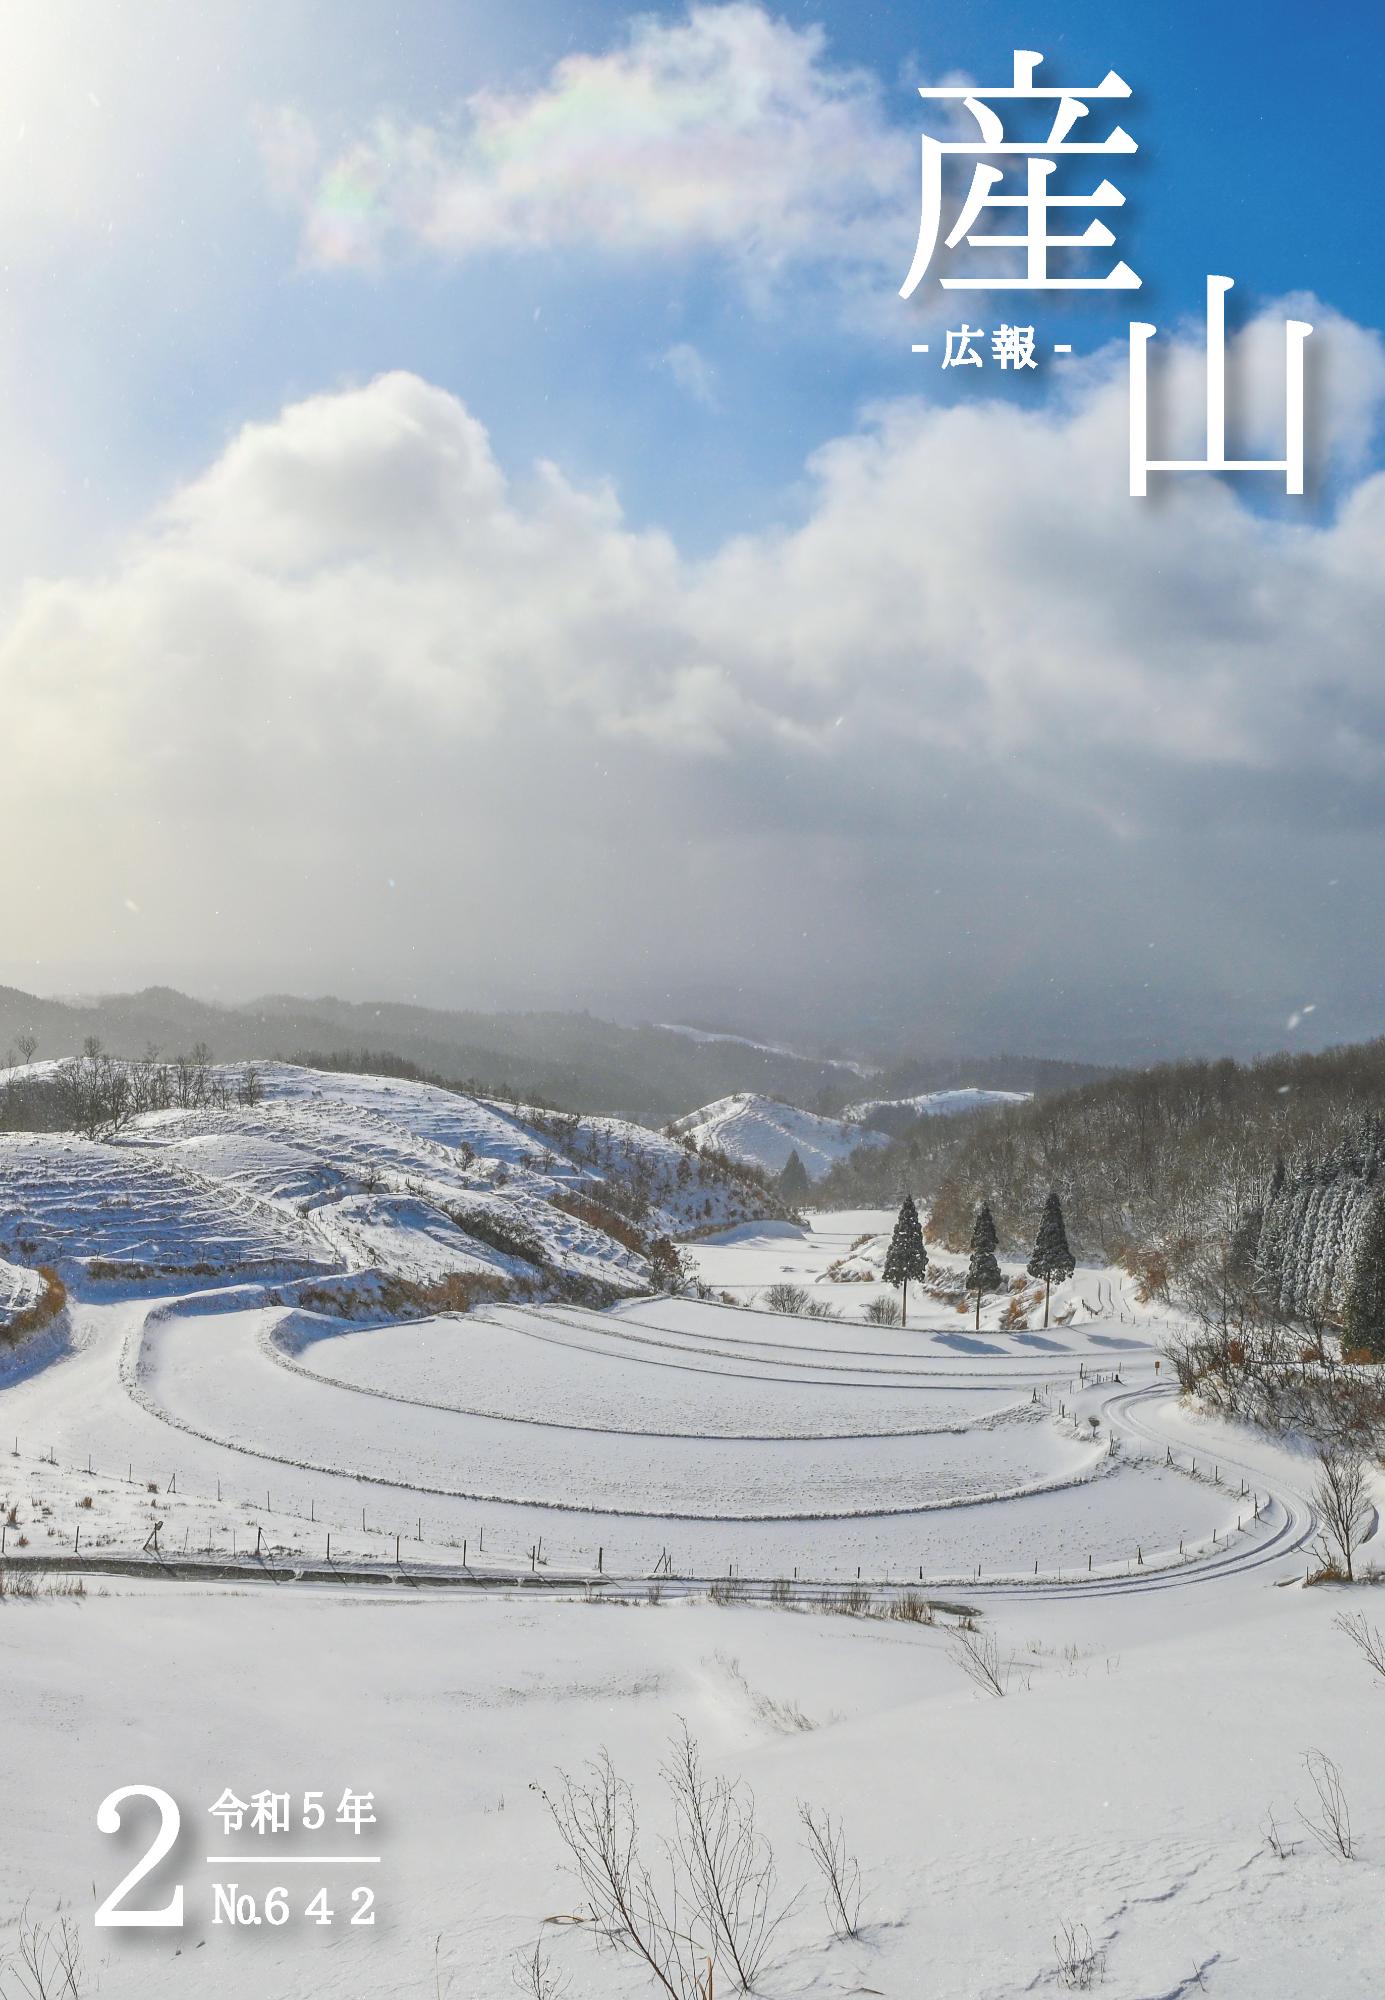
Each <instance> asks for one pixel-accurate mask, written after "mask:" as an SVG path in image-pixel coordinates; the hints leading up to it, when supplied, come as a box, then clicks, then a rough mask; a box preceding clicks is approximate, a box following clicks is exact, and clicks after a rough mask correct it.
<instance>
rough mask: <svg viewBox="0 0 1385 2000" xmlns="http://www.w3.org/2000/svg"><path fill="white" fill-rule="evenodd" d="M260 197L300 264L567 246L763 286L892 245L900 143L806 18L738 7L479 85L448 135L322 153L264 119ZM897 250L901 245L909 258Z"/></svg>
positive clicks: (282, 118)
mask: <svg viewBox="0 0 1385 2000" xmlns="http://www.w3.org/2000/svg"><path fill="white" fill-rule="evenodd" d="M261 142H262V147H263V150H264V153H265V157H266V162H267V167H268V171H269V174H270V178H271V183H272V185H273V186H274V187H275V188H276V190H277V191H278V192H279V194H280V195H281V196H287V197H288V198H289V199H291V200H293V201H294V202H296V203H297V204H298V205H300V206H301V207H302V210H303V217H304V252H305V255H306V256H307V257H308V259H309V260H310V261H312V262H315V263H322V264H340V263H363V264H369V263H373V262H374V261H375V260H376V259H378V258H379V256H380V255H381V253H382V252H383V251H384V250H385V249H386V248H387V247H388V246H390V245H392V244H393V243H395V242H397V241H403V242H404V243H406V244H411V245H422V246H424V247H426V248H427V249H429V250H431V251H435V252H437V253H439V254H441V255H444V256H448V257H452V258H465V257H468V256H472V255H474V254H476V253H478V252H481V251H486V250H491V249H496V248H510V249H515V248H524V249H544V250H553V249H557V248H562V247H564V246H568V245H578V246H582V247H591V248H596V249H598V250H601V251H606V252H612V253H618V254H620V255H627V256H647V255H650V254H652V253H657V252H660V251H663V250H669V249H685V248H689V247H691V248H700V249H708V250H714V251H719V252H722V253H725V254H726V255H728V256H731V257H733V258H735V259H736V260H738V261H739V262H740V263H741V264H742V265H743V266H744V267H746V268H747V270H753V271H754V272H756V273H758V274H760V275H762V276H763V275H768V274H770V273H772V272H774V271H776V270H778V269H779V268H780V267H782V266H784V265H786V264H796V263H800V262H803V261H805V260H806V261H814V262H815V261H820V260H826V259H832V260H834V261H842V260H846V261H848V262H857V261H860V260H862V259H864V260H865V261H866V262H868V263H874V262H875V261H876V260H877V259H878V257H879V256H880V255H881V254H882V218H883V219H884V229H883V241H884V247H885V250H886V251H887V252H888V251H898V249H899V248H900V244H899V241H898V238H899V232H900V229H901V228H903V229H904V230H906V231H907V224H908V218H907V217H901V216H900V214H899V212H898V211H899V209H900V206H901V204H900V198H899V191H900V189H901V188H908V187H909V186H910V185H911V164H910V163H911V160H912V156H913V147H912V144H911V142H910V141H909V140H908V139H907V138H903V137H901V136H900V134H899V133H897V132H892V131H891V130H890V128H889V126H888V123H887V121H886V119H885V117H884V113H883V110H882V106H881V103H880V95H879V86H878V84H877V83H876V81H875V79H874V78H873V77H872V76H871V75H869V74H868V73H867V72H865V71H862V70H859V69H848V68H844V67H841V66H839V65H837V64H835V63H834V62H833V61H832V60H831V59H830V58H829V55H828V52H827V44H826V36H825V35H824V32H823V30H822V29H821V28H820V27H817V26H811V27H807V28H802V29H798V28H793V27H791V26H789V24H788V23H787V22H784V21H781V20H776V19H774V18H773V17H771V16H770V15H769V14H768V13H766V12H765V10H764V9H763V8H762V7H759V6H756V5H751V4H748V3H747V0H732V4H729V5H720V6H693V7H692V8H690V10H689V12H688V15H687V17H686V19H683V20H679V21H675V22H667V21H663V20H659V19H655V18H652V17H640V18H637V19H636V20H634V21H633V22H631V23H630V24H628V26H627V29H626V32H625V36H624V39H623V40H622V41H620V42H619V43H618V44H617V45H616V46H615V47H614V48H612V49H611V50H610V51H609V52H607V53H605V54H600V55H588V54H581V55H571V56H567V57H565V58H564V59H563V60H562V61H561V62H559V63H558V64H556V66H555V67H554V69H553V71H552V73H551V75H550V76H549V78H548V79H547V81H546V82H545V83H544V84H543V85H541V86H540V87H539V88H537V89H534V90H531V91H528V92H520V91H514V92H508V93H506V92H499V91H493V90H484V91H478V92H477V93H475V94H474V95H473V96H471V97H469V98H468V99H467V100H466V102H465V103H464V104H463V105H462V106H461V107H460V109H459V111H458V112H457V114H456V116H455V117H454V118H453V119H452V120H451V121H449V122H447V123H445V124H424V123H420V122H418V121H413V122H406V121H403V120H400V119H398V118H394V117H389V116H381V117H379V118H377V119H376V120H375V121H374V122H373V124H372V125H371V126H370V127H369V129H367V130H366V131H364V132H363V133H362V134H361V135H360V136H359V137H357V138H356V139H354V140H353V141H351V142H350V143H348V144H347V145H345V146H344V147H341V148H340V149H339V150H337V151H335V152H334V153H332V154H331V155H330V156H324V154H323V152H322V149H321V148H320V145H319V143H318V141H317V140H316V139H315V137H314V136H313V134H312V130H311V127H310V125H309V124H308V122H307V121H306V119H305V117H304V115H303V113H302V112H301V110H299V109H298V108H297V107H294V106H286V107H280V108H279V109H278V110H276V111H274V112H272V113H269V114H267V115H266V116H265V117H264V119H263V120H262V121H261ZM907 248H908V246H907V244H905V245H903V250H904V255H905V259H906V261H907Z"/></svg>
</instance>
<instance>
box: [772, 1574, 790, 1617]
mask: <svg viewBox="0 0 1385 2000" xmlns="http://www.w3.org/2000/svg"><path fill="white" fill-rule="evenodd" d="M769 1601H770V1603H771V1604H777V1605H778V1606H779V1607H780V1608H781V1609H782V1608H783V1606H784V1605H786V1604H790V1603H792V1601H793V1585H792V1584H791V1583H790V1582H789V1579H788V1578H787V1577H786V1576H777V1577H775V1579H774V1581H773V1583H772V1584H771V1585H770V1587H769Z"/></svg>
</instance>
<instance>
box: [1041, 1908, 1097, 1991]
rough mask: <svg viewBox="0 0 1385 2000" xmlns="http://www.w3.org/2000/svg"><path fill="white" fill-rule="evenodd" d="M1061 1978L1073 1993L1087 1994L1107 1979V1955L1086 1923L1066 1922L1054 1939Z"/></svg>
mask: <svg viewBox="0 0 1385 2000" xmlns="http://www.w3.org/2000/svg"><path fill="white" fill-rule="evenodd" d="M1053 1949H1054V1951H1055V1952H1056V1954H1057V1957H1058V1977H1059V1978H1060V1979H1061V1980H1062V1982H1063V1984H1064V1986H1066V1987H1067V1988H1068V1990H1069V1992H1071V1993H1087V1992H1090V1990H1091V1988H1092V1987H1093V1986H1099V1985H1100V1984H1101V1982H1102V1980H1103V1979H1104V1978H1105V1977H1106V1953H1105V1951H1104V1950H1103V1949H1102V1948H1101V1947H1100V1946H1098V1945H1094V1944H1093V1943H1092V1940H1091V1934H1090V1932H1089V1931H1088V1929H1087V1926H1086V1925H1085V1924H1069V1923H1064V1925H1063V1926H1062V1929H1061V1930H1060V1931H1059V1933H1058V1936H1057V1937H1055V1938H1054V1940H1053Z"/></svg>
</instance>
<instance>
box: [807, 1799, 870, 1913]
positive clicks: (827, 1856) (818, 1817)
mask: <svg viewBox="0 0 1385 2000" xmlns="http://www.w3.org/2000/svg"><path fill="white" fill-rule="evenodd" d="M798 1817H799V1822H800V1824H801V1826H802V1828H803V1832H804V1836H805V1844H806V1846H807V1849H808V1852H809V1854H810V1855H811V1856H812V1858H813V1862H814V1865H815V1866H816V1868H817V1871H818V1874H819V1875H820V1876H821V1877H822V1900H823V1904H824V1907H825V1908H826V1911H827V1919H828V1922H829V1923H830V1924H831V1926H832V1930H833V1934H834V1935H835V1936H837V1937H843V1938H849V1937H852V1938H854V1937H855V1936H856V1935H857V1933H858V1932H859V1930H860V1928H861V1869H860V1865H859V1863H858V1862H857V1860H856V1856H855V1855H854V1854H853V1853H852V1852H851V1851H850V1849H849V1848H848V1847H847V1844H846V1835H845V1834H844V1832H843V1831H842V1823H841V1821H840V1820H839V1819H836V1820H834V1819H833V1817H832V1815H831V1813H830V1812H827V1811H825V1810H824V1811H823V1812H815V1811H814V1810H813V1808H812V1806H810V1805H809V1804H808V1801H807V1800H806V1799H800V1800H799V1802H798Z"/></svg>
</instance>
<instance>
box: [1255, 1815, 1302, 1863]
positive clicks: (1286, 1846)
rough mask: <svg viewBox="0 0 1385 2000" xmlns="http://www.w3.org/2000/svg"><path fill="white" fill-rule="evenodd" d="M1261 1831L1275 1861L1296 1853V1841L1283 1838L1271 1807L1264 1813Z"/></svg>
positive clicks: (1285, 1858) (1285, 1859) (1283, 1859)
mask: <svg viewBox="0 0 1385 2000" xmlns="http://www.w3.org/2000/svg"><path fill="white" fill-rule="evenodd" d="M1261 1831H1262V1832H1263V1833H1264V1836H1265V1841H1266V1844H1267V1846H1268V1847H1269V1850H1270V1853H1271V1854H1272V1855H1273V1856H1274V1858H1275V1860H1276V1861H1287V1860H1288V1859H1289V1856H1290V1855H1291V1854H1295V1853H1297V1851H1298V1842H1297V1841H1296V1840H1286V1839H1285V1838H1284V1835H1283V1834H1282V1833H1281V1832H1280V1830H1279V1821H1278V1820H1277V1819H1276V1818H1275V1816H1274V1811H1273V1808H1271V1810H1270V1811H1269V1812H1267V1813H1266V1815H1265V1823H1264V1826H1263V1827H1262V1829H1261Z"/></svg>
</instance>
